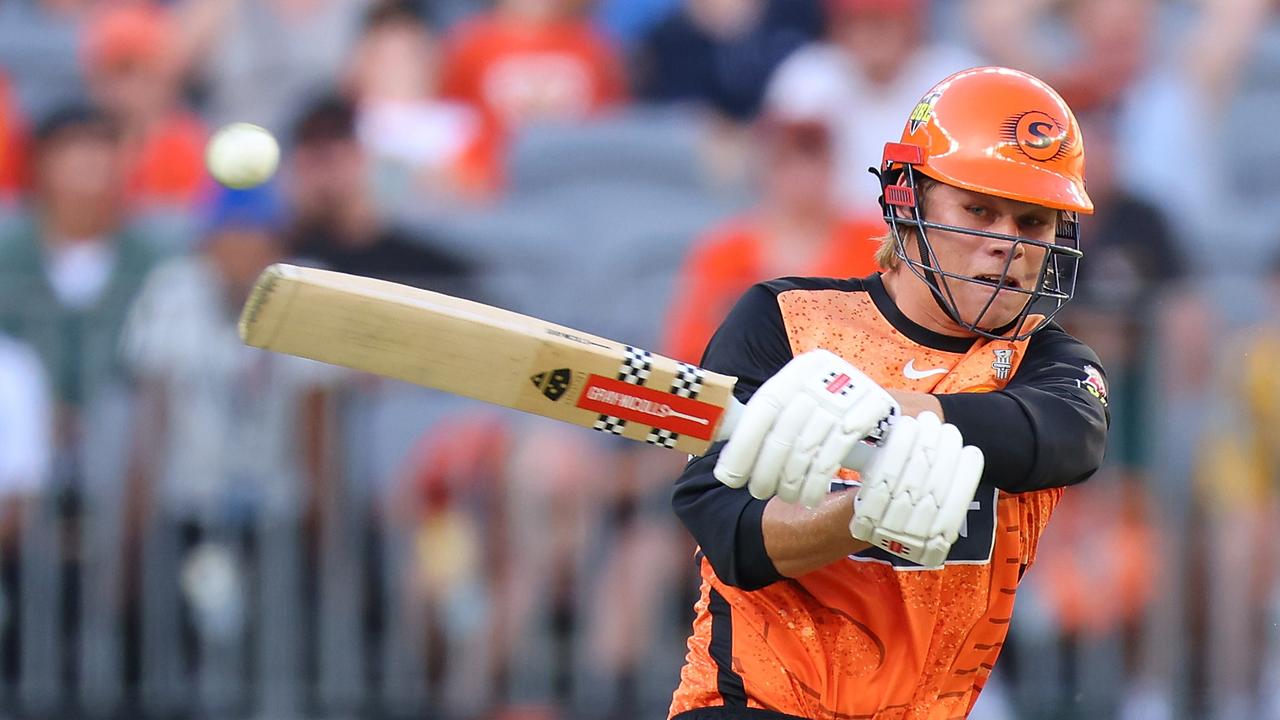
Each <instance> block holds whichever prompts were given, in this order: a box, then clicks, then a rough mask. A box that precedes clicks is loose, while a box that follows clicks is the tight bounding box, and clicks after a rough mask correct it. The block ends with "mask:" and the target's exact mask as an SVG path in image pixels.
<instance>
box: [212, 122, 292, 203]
mask: <svg viewBox="0 0 1280 720" xmlns="http://www.w3.org/2000/svg"><path fill="white" fill-rule="evenodd" d="M204 161H205V164H206V165H208V166H209V174H211V175H213V178H214V179H215V180H217V181H218V182H220V183H222V184H223V185H226V186H227V187H229V188H234V189H237V190H244V189H246V188H251V187H254V186H255V185H261V184H262V183H264V182H266V181H268V180H270V179H271V176H272V175H274V174H275V172H276V167H277V166H279V164H280V145H279V144H278V143H276V139H275V138H274V137H272V135H271V133H270V131H268V130H267V129H266V128H263V127H259V126H257V125H254V124H252V123H246V122H237V123H231V124H230V125H224V126H223V127H221V128H219V129H218V131H217V132H215V133H214V134H213V137H211V138H209V145H208V147H206V148H205V153H204Z"/></svg>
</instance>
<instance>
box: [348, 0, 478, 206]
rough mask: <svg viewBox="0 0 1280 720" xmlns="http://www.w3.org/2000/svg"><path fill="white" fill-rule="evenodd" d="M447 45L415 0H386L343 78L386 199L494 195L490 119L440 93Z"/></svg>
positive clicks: (416, 201)
mask: <svg viewBox="0 0 1280 720" xmlns="http://www.w3.org/2000/svg"><path fill="white" fill-rule="evenodd" d="M440 60H441V58H440V47H439V42H438V40H437V38H436V36H435V35H433V34H432V32H431V30H430V28H429V27H428V26H427V24H426V23H425V22H423V20H422V19H421V17H419V16H418V14H417V11H416V10H415V9H414V6H413V4H412V3H411V2H408V0H380V1H379V2H377V3H376V4H374V5H373V6H372V7H370V9H369V11H368V12H367V13H366V15H365V19H364V28H363V30H362V32H361V35H360V38H359V40H357V42H356V49H355V52H354V53H353V55H352V58H351V62H350V65H349V66H348V67H347V69H346V73H345V77H344V89H345V90H346V93H347V95H348V96H349V97H350V98H351V99H352V101H353V102H354V103H355V106H356V118H355V122H356V134H357V136H358V137H359V139H360V143H361V145H363V146H364V148H365V149H366V150H367V151H368V153H369V155H370V157H371V159H372V160H373V164H374V182H375V185H376V186H377V191H378V195H379V199H380V200H381V201H383V202H385V203H387V204H390V205H392V206H393V207H394V206H398V205H401V204H410V205H413V206H420V205H421V204H422V201H423V200H426V201H428V202H431V201H435V202H436V203H437V204H445V203H451V202H452V201H455V200H458V199H469V198H476V197H480V196H483V195H485V194H487V192H488V191H489V190H491V189H492V188H493V186H494V184H495V177H496V161H497V158H496V157H495V154H494V148H493V145H492V143H491V142H490V141H489V140H491V138H489V137H488V134H487V133H486V132H485V124H484V118H483V116H482V115H481V113H480V112H479V111H478V110H477V109H476V108H474V107H472V106H470V105H468V104H466V103H462V102H459V101H456V100H445V99H442V98H440V97H438V93H439V85H440V77H439V76H440Z"/></svg>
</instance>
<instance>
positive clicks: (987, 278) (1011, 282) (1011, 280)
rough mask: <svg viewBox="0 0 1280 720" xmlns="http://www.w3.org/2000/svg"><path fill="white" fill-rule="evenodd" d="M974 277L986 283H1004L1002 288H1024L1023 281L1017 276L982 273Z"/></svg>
mask: <svg viewBox="0 0 1280 720" xmlns="http://www.w3.org/2000/svg"><path fill="white" fill-rule="evenodd" d="M973 279H974V280H977V281H979V282H982V283H986V284H988V285H1001V284H1002V283H1003V288H1002V289H1012V290H1021V289H1022V283H1020V282H1018V279H1017V278H1015V277H1009V276H1005V275H999V274H992V273H984V274H982V275H974V276H973Z"/></svg>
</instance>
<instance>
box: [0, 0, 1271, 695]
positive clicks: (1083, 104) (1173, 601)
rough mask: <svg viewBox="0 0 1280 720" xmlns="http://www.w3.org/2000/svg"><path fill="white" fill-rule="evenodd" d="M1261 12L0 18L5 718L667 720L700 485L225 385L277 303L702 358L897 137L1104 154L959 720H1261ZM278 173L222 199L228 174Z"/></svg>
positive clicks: (1007, 1)
mask: <svg viewBox="0 0 1280 720" xmlns="http://www.w3.org/2000/svg"><path fill="white" fill-rule="evenodd" d="M1275 8H1276V4H1275V3H1273V2H1271V1H1270V0H1166V1H1158V0H1018V1H1016V2H1015V1H1014V0H932V1H930V0H594V1H593V0H494V1H493V2H486V1H483V0H417V1H416V2H414V1H412V0H405V1H403V2H386V1H378V2H374V0H172V1H170V2H155V3H148V2H141V1H139V2H123V1H118V2H112V1H109V0H2V1H0V137H2V139H0V208H2V212H0V215H2V218H3V219H0V718H81V717H84V718H89V717H93V718H98V717H102V718H240V717H244V718H271V719H276V718H285V719H288V718H299V719H301V718H316V719H321V718H335V719H337V718H447V719H453V718H457V719H460V720H461V719H471V718H477V719H479V718H484V719H493V720H497V719H499V718H502V719H506V720H515V719H517V718H519V719H531V720H533V719H536V720H559V719H565V720H571V719H577V718H583V719H595V718H602V719H603V718H638V717H648V718H656V717H665V712H666V707H667V703H668V701H669V698H670V693H671V690H672V689H673V687H674V685H675V681H676V677H677V673H678V669H679V665H680V663H681V660H682V657H683V653H684V647H683V640H684V637H685V635H686V632H687V630H688V623H689V620H690V618H691V606H692V602H693V600H694V590H695V586H694V583H695V574H694V563H693V560H692V546H691V541H690V540H689V538H688V537H687V536H686V534H685V533H684V531H683V529H681V528H680V527H679V526H678V525H677V524H676V523H675V522H674V520H673V517H672V514H671V512H670V509H669V506H668V487H669V485H670V481H671V479H672V478H673V476H674V474H675V473H676V472H678V469H679V467H680V461H681V458H679V457H672V456H669V455H667V454H664V453H662V452H660V451H657V450H654V449H651V448H634V447H623V446H622V445H621V444H618V443H615V442H610V441H609V440H608V439H606V438H603V437H598V436H596V435H595V434H592V433H590V432H587V431H583V430H579V429H572V428H567V427H559V426H556V425H555V424H553V423H550V422H546V421H539V420H534V419H530V418H525V417H520V416H516V415H515V414H513V413H507V412H502V411H498V410H494V409H491V408H487V407H479V406H476V405H475V404H471V403H467V402H463V401H459V400H456V399H452V398H449V397H445V396H442V395H440V394H436V393H432V392H428V391H425V390H422V389H417V388H412V387H407V386H403V385H399V384H395V383H390V382H385V381H380V380H378V379H375V378H370V377H364V376H355V375H352V374H349V373H345V372H339V371H336V370H335V369H333V368H327V367H321V366H317V365H315V364H311V363H305V362H302V361H292V360H291V359H289V358H284V357H270V356H267V355H265V354H263V353H260V352H256V351H252V350H249V349H246V348H244V347H242V346H240V345H239V343H238V341H237V338H236V336H235V331H234V321H235V313H236V310H237V308H238V307H239V304H240V302H241V301H242V299H243V297H244V293H245V290H246V288H247V285H248V283H249V282H250V281H251V280H252V278H253V277H254V276H255V275H256V274H257V272H258V271H259V270H260V269H261V268H262V267H264V266H265V265H266V264H268V263H270V262H273V261H276V260H281V259H292V260H293V261H296V262H306V263H314V264H320V265H324V266H327V267H332V268H335V269H339V270H345V271H349V272H356V273H362V274H369V275H375V276H380V277H385V278H389V279H395V280H400V281H405V282H411V283H416V284H420V285H423V286H426V287H431V288H435V289H441V290H444V291H447V292H451V293H455V294H460V295H463V296H466V297H471V298H475V299H479V300H482V301H486V302H490V303H494V304H498V305H502V306H504V307H508V308H512V309H515V310H519V311H522V312H526V313H531V314H536V315H539V316H542V317H546V318H548V319H552V320H555V321H557V322H561V323H564V324H567V325H571V326H574V327H579V328H583V329H586V330H589V331H593V332H596V333H598V334H601V335H606V336H609V337H615V338H619V339H623V340H626V341H629V342H631V343H633V344H637V345H641V346H646V347H651V348H654V349H658V350H662V351H665V352H667V353H669V354H674V355H676V356H678V357H681V358H684V359H688V360H694V361H696V360H697V359H698V355H699V353H700V350H701V347H702V343H704V342H705V340H706V339H707V336H708V335H709V333H710V332H711V330H712V329H713V328H714V327H715V324H716V322H717V321H718V319H719V318H720V317H721V316H722V315H723V313H724V312H725V311H726V310H727V308H728V306H729V304H730V303H732V302H733V300H734V299H735V298H736V296H737V294H738V293H740V292H741V291H742V290H743V289H745V287H746V286H747V285H749V284H750V283H751V282H753V281H754V280H757V279H761V278H764V277H771V276H778V275H785V274H801V275H811V274H830V275H845V276H848V275H855V274H864V273H866V272H868V271H869V270H870V267H871V266H870V264H869V263H870V260H869V256H870V252H871V247H872V246H873V243H872V242H871V240H870V239H869V238H871V237H872V236H874V235H875V234H876V233H878V232H880V231H881V228H880V227H879V226H878V220H877V218H876V212H877V211H878V208H877V207H876V204H875V196H876V187H875V183H874V181H873V178H872V177H871V176H870V175H869V174H867V173H866V168H867V167H868V166H870V165H873V164H876V163H877V162H878V160H879V152H880V146H881V144H882V143H883V142H884V141H886V140H890V139H896V138H897V135H898V133H899V132H900V130H901V127H902V123H903V122H904V120H905V118H906V116H907V114H908V113H909V112H910V110H911V108H912V107H913V105H914V104H915V102H916V100H917V99H918V97H919V96H920V95H921V94H922V93H923V92H924V91H925V90H926V89H927V88H928V87H929V86H930V85H932V84H933V83H934V82H935V81H937V80H938V79H940V78H941V77H943V76H944V75H946V74H948V73H949V72H951V71H953V70H957V69H960V68H963V67H968V66H972V65H977V64H983V63H995V64H1006V65H1011V66H1015V67H1019V68H1021V69H1024V70H1028V71H1030V72H1033V73H1036V74H1039V75H1041V76H1042V77H1044V78H1045V79H1047V80H1049V81H1050V83H1051V84H1053V85H1054V86H1055V87H1057V88H1058V89H1059V90H1060V91H1061V92H1062V93H1063V94H1064V95H1065V96H1066V97H1067V99H1068V101H1069V102H1070V103H1071V104H1072V106H1073V107H1074V108H1075V109H1076V110H1077V112H1078V114H1079V115H1080V118H1081V121H1082V124H1083V126H1084V129H1085V135H1086V138H1087V147H1088V153H1089V155H1088V158H1089V183H1090V192H1091V193H1092V194H1093V196H1094V199H1095V201H1096V203H1097V205H1098V207H1099V213H1098V214H1097V215H1095V216H1093V217H1091V218H1087V219H1086V220H1085V222H1084V223H1082V224H1083V243H1084V249H1085V252H1086V256H1085V260H1084V262H1083V266H1082V276H1081V285H1080V287H1079V288H1078V291H1077V299H1076V300H1075V302H1074V303H1073V304H1072V305H1071V306H1070V307H1069V308H1068V311H1069V312H1067V313H1064V315H1063V322H1064V323H1065V324H1067V325H1068V326H1069V328H1070V329H1071V330H1072V331H1073V332H1075V333H1076V334H1078V335H1079V336H1081V337H1082V338H1083V339H1085V340H1086V341H1087V342H1088V343H1090V344H1091V345H1092V346H1093V347H1094V348H1096V349H1097V350H1098V352H1099V354H1100V355H1101V356H1102V358H1103V361H1104V362H1105V363H1106V366H1107V367H1108V369H1109V374H1110V379H1111V383H1112V404H1111V407H1112V410H1113V413H1114V426H1113V440H1112V445H1111V448H1110V452H1109V459H1108V462H1107V465H1106V467H1105V469H1104V471H1102V472H1101V473H1100V474H1099V475H1098V476H1097V477H1096V478H1095V479H1094V480H1092V481H1091V482H1090V483H1088V484H1086V485H1084V486H1082V487H1079V488H1077V489H1075V490H1073V491H1071V492H1069V493H1068V496H1067V500H1066V501H1065V502H1064V503H1063V505H1062V506H1061V507H1060V509H1059V511H1058V516H1057V517H1056V518H1055V521H1054V523H1053V524H1052V525H1051V526H1050V530H1049V534H1048V536H1047V537H1046V539H1045V540H1044V542H1043V543H1042V544H1041V550H1040V557H1039V560H1038V563H1037V565H1036V566H1035V567H1034V568H1033V569H1032V570H1031V572H1030V573H1029V574H1028V577H1027V580H1026V583H1025V585H1024V587H1025V588H1026V590H1025V592H1024V593H1023V594H1022V596H1021V598H1020V600H1019V605H1018V611H1017V619H1016V621H1015V623H1014V626H1013V631H1012V635H1011V638H1010V642H1009V644H1008V646H1007V647H1006V649H1005V653H1004V655H1003V657H1002V661H1001V665H999V666H998V668H997V670H996V672H995V674H994V676H993V681H992V682H991V683H990V684H989V685H988V690H987V692H986V694H984V696H983V699H982V701H981V703H980V705H979V708H978V710H977V711H976V712H975V714H974V716H975V717H977V718H985V719H988V720H991V719H997V718H1062V719H1066V718H1113V717H1114V718H1126V719H1131V720H1147V719H1150V720H1159V719H1164V718H1221V719H1224V720H1225V719H1235V718H1264V717H1265V718H1280V625H1278V622H1280V584H1277V583H1278V580H1280V578H1277V569H1280V545H1278V543H1277V542H1276V537H1277V530H1278V528H1277V519H1278V511H1280V507H1278V504H1277V480H1278V479H1280V380H1278V379H1277V375H1276V372H1277V368H1278V367H1280V324H1278V321H1277V320H1276V318H1277V317H1280V314H1278V313H1277V310H1280V263H1278V262H1277V259H1278V258H1280V243H1277V240H1278V239H1280V238H1278V236H1277V227H1280V202H1278V201H1277V199H1278V198H1280V133H1277V132H1275V131H1274V129H1273V124H1274V122H1275V120H1276V118H1277V117H1280V22H1278V20H1280V13H1278V12H1276V9H1275ZM232 120H245V121H250V122H256V123H260V124H262V125H264V126H266V127H268V128H270V129H271V130H273V131H274V132H275V133H276V134H277V135H278V137H280V139H281V141H282V144H283V145H284V150H285V156H284V166H283V168H282V172H281V174H280V175H279V177H278V178H277V179H276V181H274V182H273V183H271V184H270V185H268V186H266V187H264V188H260V189H257V190H253V191H243V192H231V191H226V190H220V189H218V188H217V187H215V186H214V185H213V183H212V182H211V181H210V180H209V179H208V177H207V176H206V174H205V172H204V170H203V165H202V160H201V153H202V151H203V143H204V141H205V139H206V137H207V135H208V133H209V132H210V130H211V129H213V128H216V127H218V126H219V125H221V124H222V123H225V122H228V121H232Z"/></svg>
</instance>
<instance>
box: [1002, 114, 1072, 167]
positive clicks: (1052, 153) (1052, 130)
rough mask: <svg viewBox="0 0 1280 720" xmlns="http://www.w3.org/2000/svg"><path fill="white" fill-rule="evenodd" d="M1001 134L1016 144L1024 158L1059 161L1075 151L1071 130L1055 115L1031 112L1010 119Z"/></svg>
mask: <svg viewBox="0 0 1280 720" xmlns="http://www.w3.org/2000/svg"><path fill="white" fill-rule="evenodd" d="M1000 134H1001V136H1002V137H1003V138H1004V139H1005V140H1006V141H1008V142H1011V143H1013V144H1015V145H1016V146H1017V148H1018V150H1020V151H1022V154H1023V155H1026V156H1027V157H1029V158H1031V159H1032V160H1039V161H1040V162H1048V161H1049V160H1056V159H1058V158H1060V157H1062V156H1064V155H1066V154H1067V152H1068V151H1069V150H1071V138H1069V137H1067V129H1066V128H1065V127H1064V126H1063V125H1062V123H1060V122H1058V120H1057V119H1056V118H1054V117H1053V116H1052V115H1049V114H1048V113H1043V112H1040V111H1039V110H1029V111H1027V112H1024V113H1019V114H1017V115H1014V116H1012V117H1010V118H1008V119H1006V120H1005V121H1004V122H1003V123H1001V125H1000Z"/></svg>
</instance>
